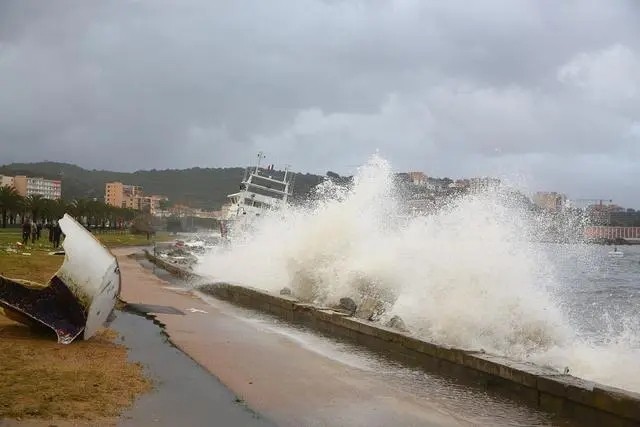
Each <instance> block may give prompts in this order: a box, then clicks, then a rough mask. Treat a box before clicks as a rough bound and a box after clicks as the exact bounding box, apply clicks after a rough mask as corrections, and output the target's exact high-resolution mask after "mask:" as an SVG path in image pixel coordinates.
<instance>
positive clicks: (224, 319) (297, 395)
mask: <svg viewBox="0 0 640 427" xmlns="http://www.w3.org/2000/svg"><path fill="white" fill-rule="evenodd" d="M129 252H130V251H125V250H120V251H116V254H117V255H118V259H119V262H120V268H121V271H122V276H123V289H122V299H123V300H125V301H126V302H128V303H132V304H148V305H157V306H160V307H158V308H157V310H158V311H165V313H163V314H157V315H156V319H157V321H158V322H160V323H162V324H163V326H164V330H165V331H166V333H167V334H168V336H169V337H170V339H171V341H172V342H173V343H174V344H175V345H176V346H177V347H178V348H180V349H181V350H182V351H184V352H185V353H186V354H188V355H189V356H191V357H192V358H193V359H194V360H195V361H197V362H198V363H199V364H200V365H201V366H202V367H203V368H204V369H206V370H207V371H208V372H210V373H212V374H213V375H214V376H215V377H217V378H219V379H220V381H221V382H222V383H223V384H224V385H226V386H227V387H229V389H230V390H231V391H232V392H233V393H234V394H235V395H236V396H238V400H240V401H242V402H244V403H246V405H247V406H248V407H249V408H251V409H252V410H255V411H257V412H258V413H259V414H261V415H262V416H263V417H264V418H266V419H268V420H271V421H273V422H274V423H276V424H277V425H280V426H367V427H371V426H386V425H396V426H464V425H559V423H557V422H555V423H554V422H552V421H550V419H549V418H548V416H546V415H545V414H541V413H538V412H537V411H535V410H532V409H530V408H526V407H521V406H519V405H517V404H514V403H512V402H508V401H502V400H499V399H496V398H495V397H491V396H488V395H486V394H484V393H482V392H479V391H477V390H468V389H466V388H464V387H461V386H456V385H454V384H449V383H447V382H446V381H444V380H442V379H439V378H435V377H430V376H428V375H427V374H425V373H424V372H421V371H418V372H416V371H410V370H407V369H403V368H401V367H397V366H391V365H386V364H385V363H384V362H382V361H380V360H377V359H376V358H375V355H371V354H369V353H367V352H366V351H365V350H362V349H358V348H356V347H349V346H346V345H343V346H341V345H340V344H339V343H337V342H332V341H331V340H330V339H327V338H323V337H319V336H316V335H314V334H312V333H310V332H307V331H304V330H300V329H297V328H295V327H292V326H290V325H284V324H279V323H278V322H276V321H274V320H273V319H269V318H265V317H263V316H261V315H259V314H256V313H253V312H248V311H246V310H242V309H240V308H237V307H233V306H231V305H229V304H227V303H224V302H221V301H218V300H213V299H211V300H208V301H207V300H203V299H202V298H199V297H198V296H195V295H193V294H192V293H190V292H188V291H186V290H181V289H180V288H179V287H176V286H175V284H171V283H169V282H167V281H165V280H162V279H160V278H158V277H157V276H155V275H154V274H152V272H151V271H150V270H148V269H145V268H144V267H143V266H142V265H141V264H140V263H139V262H138V261H137V260H135V259H132V258H128V257H126V256H125V255H127V253H129ZM171 312H173V313H171ZM178 312H179V313H181V314H176V313H178ZM168 369H171V366H170V364H168ZM180 405H189V396H183V398H182V399H181V398H180V395H179V393H176V396H175V398H174V399H172V404H171V406H172V407H175V406H180ZM211 419H212V420H213V419H216V410H215V408H214V407H212V408H211ZM229 425H231V424H229Z"/></svg>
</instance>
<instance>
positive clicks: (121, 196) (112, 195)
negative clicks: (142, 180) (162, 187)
mask: <svg viewBox="0 0 640 427" xmlns="http://www.w3.org/2000/svg"><path fill="white" fill-rule="evenodd" d="M104 199H105V203H106V204H108V205H111V206H116V207H119V208H128V209H134V210H137V211H139V210H143V211H147V212H149V213H151V214H155V212H156V211H158V210H159V209H160V202H161V201H163V200H167V198H166V197H165V196H158V195H145V194H144V192H143V191H142V187H139V186H137V185H127V184H123V183H121V182H108V183H107V184H106V185H105V197H104Z"/></svg>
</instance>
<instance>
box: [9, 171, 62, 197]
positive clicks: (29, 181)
mask: <svg viewBox="0 0 640 427" xmlns="http://www.w3.org/2000/svg"><path fill="white" fill-rule="evenodd" d="M3 184H4V177H3ZM13 187H14V188H15V189H16V191H17V192H18V194H20V195H21V196H22V197H28V196H42V197H43V198H45V199H51V200H58V199H60V198H61V197H62V181H59V180H52V179H44V178H41V177H37V178H35V177H30V176H25V175H17V176H15V177H13Z"/></svg>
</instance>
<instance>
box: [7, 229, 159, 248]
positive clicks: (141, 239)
mask: <svg viewBox="0 0 640 427" xmlns="http://www.w3.org/2000/svg"><path fill="white" fill-rule="evenodd" d="M48 236H49V234H48V232H47V231H46V230H43V231H42V235H41V237H40V240H36V243H35V244H33V245H32V244H31V240H29V243H28V244H27V246H26V247H24V248H22V249H21V251H24V252H33V251H47V252H48V251H52V250H53V247H52V245H51V243H49V237H48ZM94 236H96V238H97V239H98V240H100V242H102V244H104V245H105V246H107V247H110V248H114V247H118V246H146V245H151V244H153V241H154V240H155V241H156V242H166V241H169V240H171V237H170V236H169V233H167V232H164V231H161V232H158V233H156V235H155V236H150V237H149V240H147V236H146V235H145V234H132V233H128V232H121V233H120V232H117V233H116V232H110V233H100V232H98V233H95V234H94ZM18 242H19V243H22V232H21V231H20V230H18V229H16V228H7V229H0V251H2V250H4V249H5V248H7V247H12V248H16V247H17V246H16V243H18Z"/></svg>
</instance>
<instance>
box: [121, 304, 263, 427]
mask: <svg viewBox="0 0 640 427" xmlns="http://www.w3.org/2000/svg"><path fill="white" fill-rule="evenodd" d="M112 327H113V328H114V329H116V330H117V331H118V332H119V333H120V335H121V337H122V338H121V339H122V340H123V343H124V344H125V345H127V346H128V347H129V349H130V352H129V357H130V359H131V360H133V361H137V362H140V363H142V364H143V365H144V366H145V370H146V373H147V374H148V375H149V377H150V378H152V379H153V381H154V386H155V388H154V390H153V391H152V392H151V393H149V394H147V395H144V396H142V397H141V398H139V399H138V400H137V401H136V403H135V405H134V407H133V408H132V409H131V410H129V411H127V412H126V413H125V414H124V415H123V416H122V419H121V421H120V422H119V424H118V425H119V426H122V427H126V426H136V427H139V426H158V427H165V426H166V427H174V426H193V427H199V426H202V427H205V426H211V425H220V426H255V427H267V426H273V424H272V423H270V422H269V421H267V420H265V419H264V418H262V417H260V416H259V415H257V414H256V413H254V412H252V411H250V410H249V409H248V408H247V407H246V406H245V404H244V402H242V401H241V400H240V399H239V398H238V397H236V396H235V395H234V394H233V392H231V391H230V390H229V389H228V388H226V387H225V386H224V385H223V384H222V383H220V381H218V380H217V379H216V378H215V377H213V376H212V375H210V374H209V373H208V372H207V371H205V370H204V369H203V368H201V367H200V366H199V365H198V364H196V363H195V362H194V361H193V360H191V359H190V358H189V357H188V356H187V355H185V354H184V353H183V352H181V351H180V350H178V349H176V348H175V347H173V346H172V345H171V344H170V343H169V342H168V341H167V339H166V337H165V336H164V335H163V334H162V331H161V329H160V328H159V327H158V326H156V325H155V324H154V323H153V322H151V321H150V320H147V319H145V318H143V317H140V316H137V315H134V314H130V313H126V312H118V316H117V318H116V320H114V322H113V324H112Z"/></svg>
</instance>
